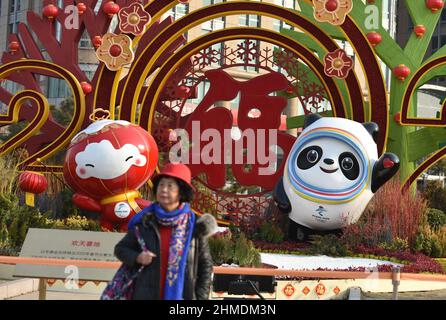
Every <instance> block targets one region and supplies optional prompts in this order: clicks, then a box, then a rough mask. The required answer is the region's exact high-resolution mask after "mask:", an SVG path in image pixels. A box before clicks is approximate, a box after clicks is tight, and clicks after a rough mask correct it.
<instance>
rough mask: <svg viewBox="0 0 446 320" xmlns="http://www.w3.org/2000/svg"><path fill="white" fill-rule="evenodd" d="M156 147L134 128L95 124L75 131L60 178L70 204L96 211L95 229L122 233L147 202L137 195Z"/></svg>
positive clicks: (151, 165) (151, 168) (121, 124)
mask: <svg viewBox="0 0 446 320" xmlns="http://www.w3.org/2000/svg"><path fill="white" fill-rule="evenodd" d="M157 162H158V147H157V145H156V143H155V140H154V139H153V137H152V136H151V135H150V134H149V133H148V132H147V131H146V130H144V129H143V128H141V127H140V126H137V125H134V124H131V123H130V122H127V121H121V120H117V121H114V120H107V119H105V120H99V121H96V122H94V123H92V124H91V125H90V126H88V127H87V128H86V129H85V130H83V131H81V132H80V133H78V134H77V135H76V136H75V137H74V138H73V140H72V141H71V145H70V147H69V149H68V151H67V154H66V156H65V164H64V178H65V180H66V181H67V183H68V185H69V186H70V187H72V188H73V189H74V190H75V192H76V193H75V194H74V195H73V203H74V204H75V205H76V206H77V207H79V208H81V209H84V210H87V211H92V212H99V213H101V219H100V222H101V226H102V227H103V228H105V229H107V230H113V229H114V227H115V226H117V229H118V230H120V231H126V230H127V223H128V221H129V220H130V219H131V218H132V216H133V215H134V214H135V213H137V212H139V211H140V210H141V209H142V208H144V207H146V206H148V205H149V204H150V202H149V201H147V200H144V199H141V198H140V194H139V192H138V191H137V189H138V188H140V187H141V186H142V185H143V184H144V183H145V182H146V181H147V180H148V179H149V178H150V176H151V175H152V174H153V172H154V171H155V167H156V165H157Z"/></svg>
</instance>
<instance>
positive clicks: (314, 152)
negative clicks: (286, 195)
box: [297, 146, 322, 170]
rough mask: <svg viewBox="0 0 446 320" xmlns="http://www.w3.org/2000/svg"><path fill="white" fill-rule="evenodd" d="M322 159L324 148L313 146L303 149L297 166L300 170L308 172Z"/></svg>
mask: <svg viewBox="0 0 446 320" xmlns="http://www.w3.org/2000/svg"><path fill="white" fill-rule="evenodd" d="M321 157H322V148H321V147H318V146H311V147H308V148H305V149H303V150H302V151H301V152H300V153H299V156H298V157H297V166H298V167H299V169H302V170H307V169H310V168H311V167H313V166H314V165H315V164H316V163H318V162H319V160H320V159H321Z"/></svg>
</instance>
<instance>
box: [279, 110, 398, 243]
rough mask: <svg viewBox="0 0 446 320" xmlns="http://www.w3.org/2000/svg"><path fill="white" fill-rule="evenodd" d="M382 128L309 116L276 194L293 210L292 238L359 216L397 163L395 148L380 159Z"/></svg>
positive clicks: (285, 208)
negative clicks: (378, 148)
mask: <svg viewBox="0 0 446 320" xmlns="http://www.w3.org/2000/svg"><path fill="white" fill-rule="evenodd" d="M378 129H379V128H378V125H377V124H376V123H373V122H370V123H364V124H361V123H358V122H355V121H351V120H347V119H343V118H328V117H327V118H323V117H321V116H319V115H317V114H312V115H309V116H307V117H306V119H305V124H304V130H303V131H302V133H301V134H300V136H299V137H298V139H297V140H296V142H295V143H294V145H293V147H292V149H291V151H290V153H289V155H288V158H287V160H286V164H285V168H284V173H283V177H282V178H281V179H280V180H279V181H278V183H277V185H276V187H275V189H274V194H273V195H274V200H275V202H276V203H277V205H278V207H279V209H280V211H282V212H283V213H288V214H289V218H290V220H291V221H290V238H292V239H297V240H305V239H306V237H307V236H308V234H309V233H312V232H311V230H315V231H323V232H324V231H335V230H339V229H341V228H343V227H345V226H347V225H349V224H352V223H355V222H357V221H358V219H359V217H360V216H361V214H362V213H363V211H364V209H365V207H366V206H367V204H368V202H369V201H370V200H371V198H372V197H373V194H374V193H375V192H376V191H377V190H378V189H379V188H380V187H381V186H382V185H383V184H384V183H386V182H387V181H388V180H389V179H390V178H392V177H393V176H394V175H395V173H396V172H397V171H398V168H399V159H398V157H397V156H396V155H395V154H393V153H385V154H384V155H382V156H381V158H379V159H378V151H377V145H376V142H375V141H376V139H377V136H378Z"/></svg>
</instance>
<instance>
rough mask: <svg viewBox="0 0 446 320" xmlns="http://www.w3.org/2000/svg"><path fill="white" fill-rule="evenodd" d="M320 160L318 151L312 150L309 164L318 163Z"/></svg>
mask: <svg viewBox="0 0 446 320" xmlns="http://www.w3.org/2000/svg"><path fill="white" fill-rule="evenodd" d="M318 158H319V153H317V151H316V150H310V151H308V153H307V160H308V162H309V163H316V162H317V160H318Z"/></svg>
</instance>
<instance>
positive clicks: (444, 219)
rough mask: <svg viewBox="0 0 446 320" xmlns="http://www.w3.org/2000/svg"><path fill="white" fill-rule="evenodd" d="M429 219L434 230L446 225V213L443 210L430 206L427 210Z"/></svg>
mask: <svg viewBox="0 0 446 320" xmlns="http://www.w3.org/2000/svg"><path fill="white" fill-rule="evenodd" d="M427 221H428V223H429V226H430V227H431V229H432V230H434V231H438V230H440V229H441V228H442V227H443V226H444V225H446V214H445V213H444V212H443V211H441V210H438V209H434V208H430V209H429V210H428V212H427Z"/></svg>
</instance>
